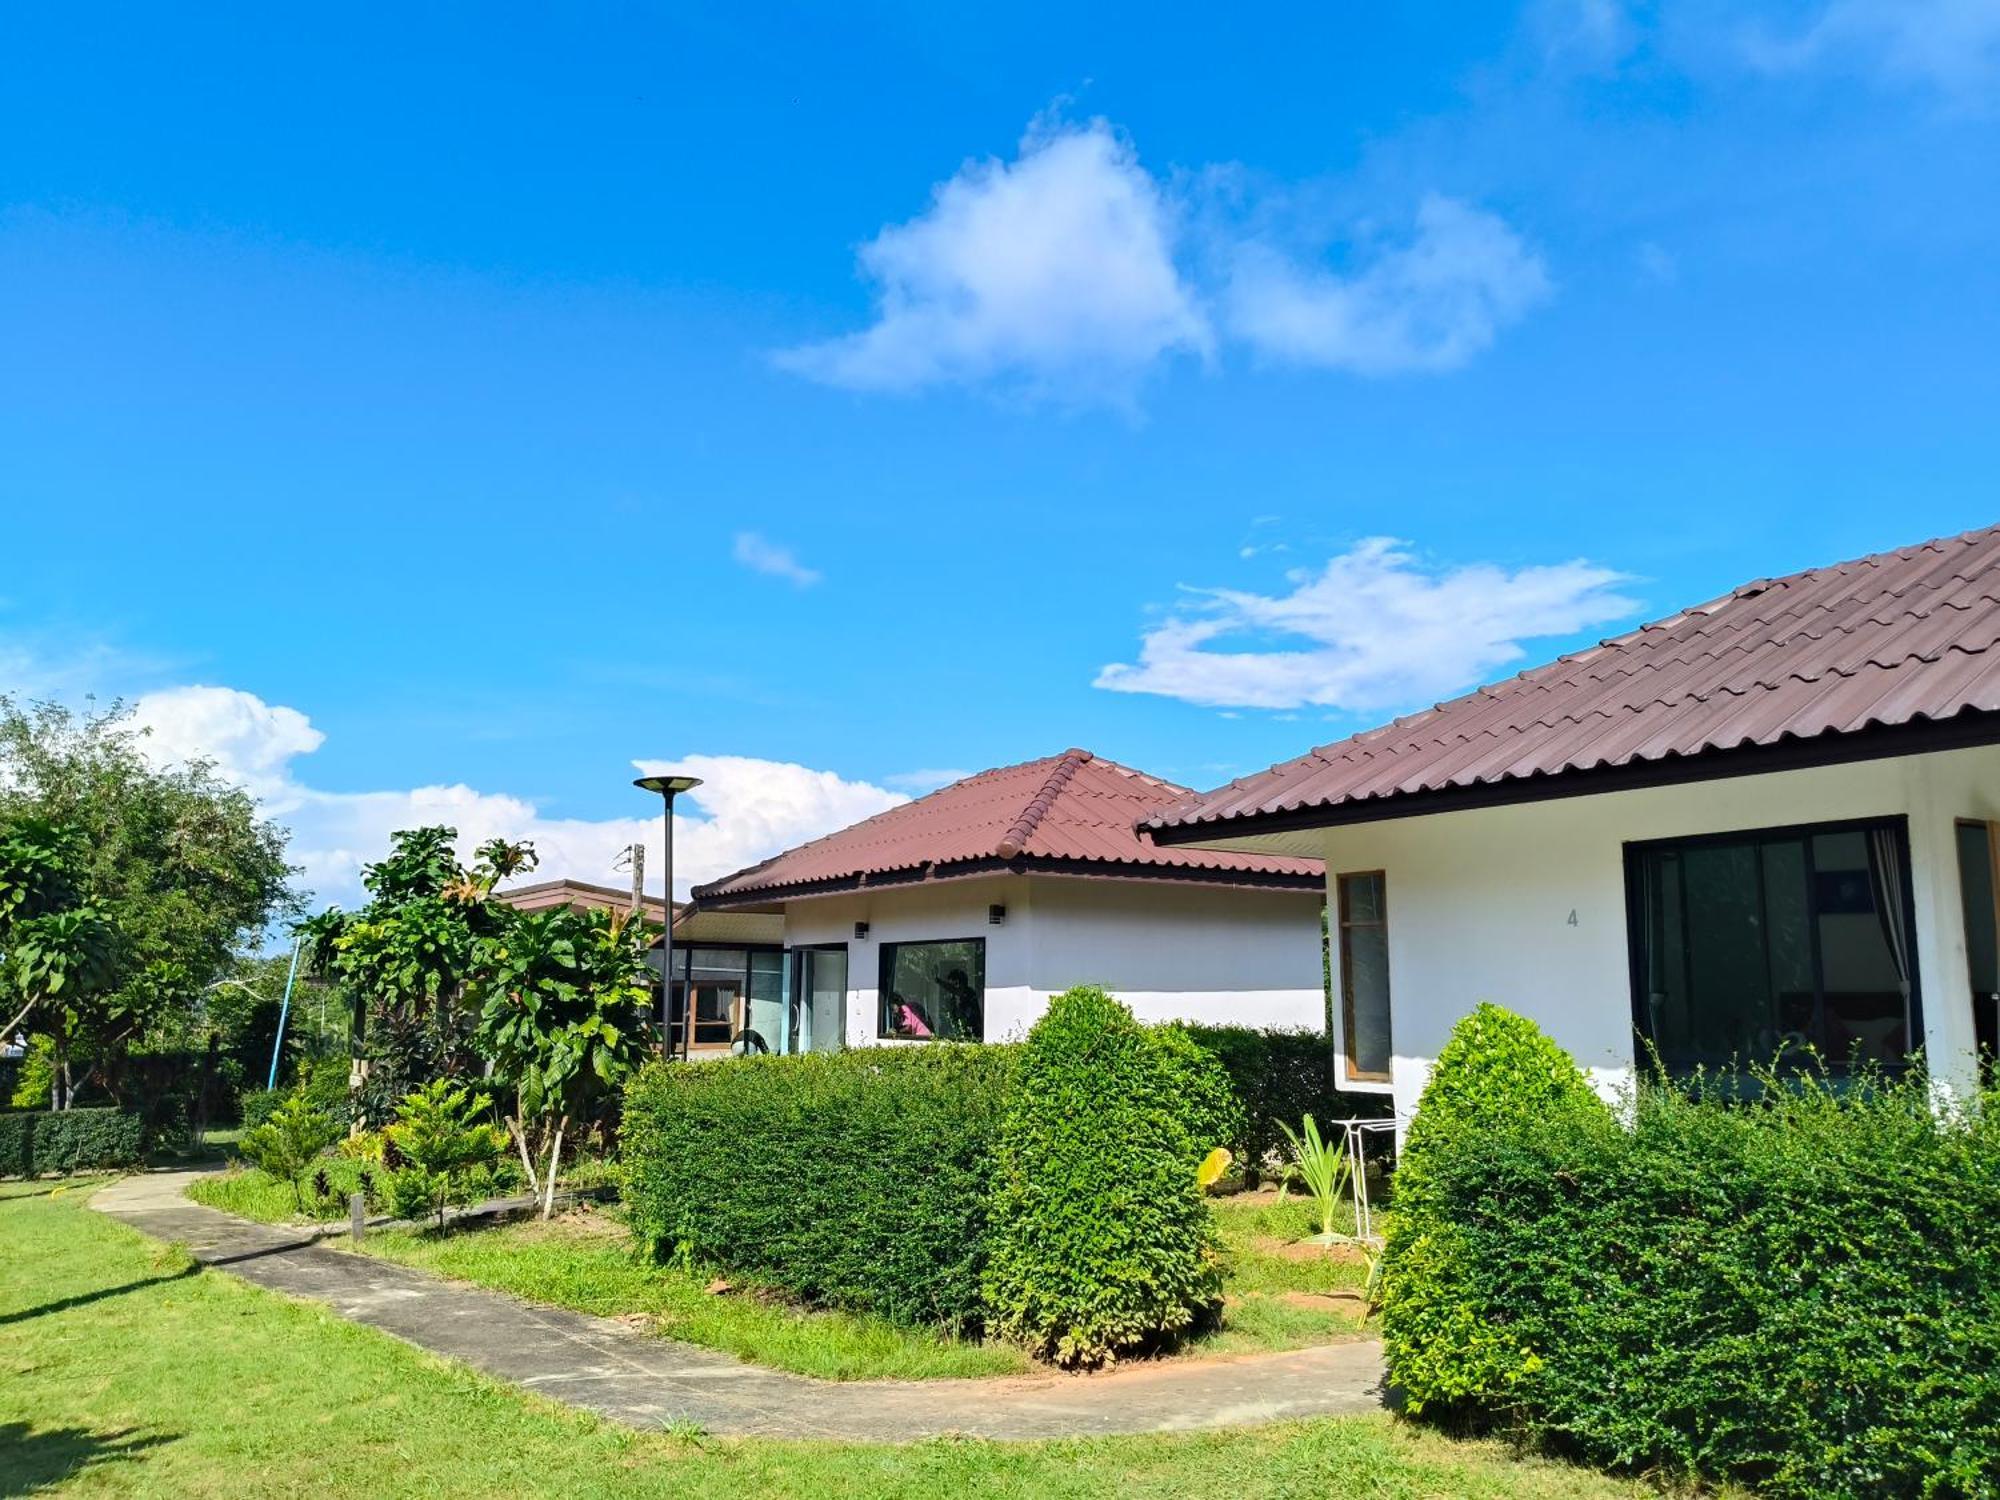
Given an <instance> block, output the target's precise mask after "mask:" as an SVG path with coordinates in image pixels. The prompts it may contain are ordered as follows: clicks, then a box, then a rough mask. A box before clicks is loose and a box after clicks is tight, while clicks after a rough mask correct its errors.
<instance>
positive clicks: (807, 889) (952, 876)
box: [694, 855, 1326, 911]
mask: <svg viewBox="0 0 2000 1500" xmlns="http://www.w3.org/2000/svg"><path fill="white" fill-rule="evenodd" d="M991 875H1063V876H1070V877H1072V878H1075V879H1087V880H1129V881H1139V882H1160V881H1164V882H1172V883H1177V884H1182V885H1226V886H1239V887H1242V886H1248V887H1253V888H1257V889H1262V890H1276V891H1316V890H1319V889H1321V888H1322V886H1323V885H1324V884H1325V879H1326V877H1325V876H1324V875H1323V874H1321V873H1319V872H1317V871H1303V870H1301V871H1292V870H1228V869H1223V870H1217V869H1201V868H1197V867H1190V866H1186V865H1166V864H1159V865H1155V864H1139V863H1136V862H1131V863H1128V862H1122V861H1118V860H1083V859H1049V858H1037V857H1035V856H1033V855H1019V856H1017V857H1015V858H1013V859H966V860H950V861H945V862H941V863H933V864H929V865H924V866H921V867H916V868H911V869H903V870H885V871H876V872H872V873H864V874H855V875H843V876H837V877H835V878H833V879H830V880H809V881H799V882H796V883H794V884H791V885H766V886H755V887H751V888H748V889H745V890H741V891H714V890H711V889H707V888H703V889H699V890H697V891H695V893H694V901H695V905H696V906H697V907H698V908H699V909H701V910H704V911H730V910H737V909H741V908H744V907H750V906H759V905H763V904H766V903H769V902H779V901H806V900H812V899H814V898H816V897H820V896H841V895H849V894H852V893H854V892H856V891H871V892H872V891H888V890H898V889H901V888H903V887H906V886H913V885H933V884H938V883H941V882H944V881H950V880H971V879H975V878H977V877H980V876H991Z"/></svg>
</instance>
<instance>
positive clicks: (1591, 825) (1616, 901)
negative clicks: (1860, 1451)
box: [1142, 527, 2000, 1117]
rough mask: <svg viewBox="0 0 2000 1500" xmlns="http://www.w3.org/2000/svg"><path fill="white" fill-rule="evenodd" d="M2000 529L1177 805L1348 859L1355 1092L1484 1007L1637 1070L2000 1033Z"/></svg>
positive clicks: (1282, 849)
mask: <svg viewBox="0 0 2000 1500" xmlns="http://www.w3.org/2000/svg"><path fill="white" fill-rule="evenodd" d="M1997 647H2000V527H1996V528H1991V529H1988V530H1983V531H1975V532H1969V533H1967V534H1965V535H1963V536H1957V537H1950V538H1945V539H1942V540H1938V541H1932V542H1926V543H1924V544H1922V545H1919V546H1913V547H1906V548H1903V549H1901V550H1899V551H1895V552H1886V553H1881V554H1878V555H1876V556H1872V557H1864V558H1860V559H1858V560H1856V561H1854V562H1848V563H1841V564H1839V565H1837V566H1833V567H1825V568H1814V569H1811V570H1809V571H1807V572H1803V573H1797V574H1794V575H1792V576H1790V577H1787V578H1777V579H1759V580H1757V581H1755V582H1752V583H1747V584H1745V585H1743V586H1742V587H1741V588H1738V589H1734V590H1732V591H1731V592H1729V593H1727V594H1725V595H1723V596H1722V597H1721V598H1719V599H1714V600H1711V601H1709V602H1708V603H1706V604H1701V605H1697V606H1695V607H1694V608H1691V609H1686V610H1682V611H1681V612H1679V613H1677V614H1674V615H1670V616H1668V617H1667V618H1665V619H1663V620H1657V621H1655V622H1653V623H1652V624H1649V625H1645V626H1643V627H1641V628H1640V629H1638V630H1635V631H1632V632H1631V633H1630V634H1627V635H1622V636H1618V637H1616V638H1614V639H1611V640H1607V641H1604V642H1603V643H1601V644H1600V645H1597V646H1595V647H1592V648H1591V649H1589V650H1587V651H1581V652H1578V653H1576V654H1575V655H1572V656H1565V657H1563V658H1561V659H1560V660H1558V661H1555V662H1552V663H1550V664H1549V665H1547V666H1543V667H1539V668H1536V669H1535V670H1533V671H1529V672H1523V673H1522V674H1520V675H1519V676H1518V677H1514V678H1511V679H1509V680H1507V681H1504V682H1499V683H1495V684H1493V685H1492V686H1489V687H1484V688H1481V689H1479V690H1478V691H1476V692H1473V693H1470V694H1467V695H1466V696H1465V697H1462V698H1458V699H1455V700H1453V701H1451V702H1448V703H1442V704H1439V705H1438V706H1437V707H1435V708H1432V709H1429V710H1426V711H1424V712H1422V713H1418V714H1413V715H1411V716H1409V717H1407V718H1402V719H1398V720H1396V721H1395V722H1394V723H1391V724H1386V725H1383V726H1382V727H1381V728H1379V729H1372V730H1369V731H1368V732H1367V733H1364V734H1358V735H1355V736H1353V737H1352V738H1351V739H1346V740H1341V741H1339V742H1338V743H1335V744H1330V745H1323V746H1321V747H1320V748H1318V749H1316V750H1313V751H1311V752H1309V753H1308V754H1305V755H1302V756H1300V757H1299V758H1298V759H1296V760H1292V761H1287V762H1285V763H1283V764H1281V765H1277V766H1273V767H1272V768H1271V769H1270V770H1268V771H1265V772H1262V773H1261V774H1258V775H1255V776H1250V777H1246V778H1244V779H1242V780H1239V781H1235V782H1232V783H1230V784H1229V785H1228V786H1225V787H1221V788H1218V789H1217V790H1215V791H1212V792H1209V793H1206V794H1204V795H1202V796H1200V797H1196V798H1193V799H1190V800H1189V801H1188V802H1186V803H1184V804H1181V805H1179V806H1177V807H1173V808H1164V809H1161V810H1159V811H1157V812H1153V813H1150V814H1148V815H1146V817H1145V818H1144V819H1143V820H1142V826H1143V828H1144V830H1145V831H1146V832H1147V833H1149V834H1150V835H1151V836H1152V838H1153V840H1154V843H1155V844H1156V845H1157V846H1159V847H1161V848H1162V849H1178V850H1189V851H1192V850H1196V849H1207V850H1212V851H1215V852H1218V853H1221V852H1235V853H1238V854H1241V855H1246V856H1247V855H1251V854H1260V855H1265V856H1269V857H1279V856H1285V855H1289V856H1292V857H1295V858H1313V859H1320V860H1323V861H1325V865H1326V871H1327V890H1328V898H1329V911H1330V916H1331V921H1330V927H1331V935H1332V943H1333V945H1334V955H1335V956H1334V964H1333V968H1334V973H1335V978H1336V991H1337V1003H1336V1004H1335V1007H1334V1015H1335V1027H1336V1035H1337V1044H1338V1051H1339V1054H1340V1061H1339V1068H1340V1072H1341V1081H1342V1084H1343V1086H1345V1087H1348V1088H1354V1089H1373V1090H1377V1091H1379V1092H1383V1093H1387V1094H1391V1095H1393V1096H1394V1099H1395V1104H1396V1108H1397V1112H1398V1114H1399V1115H1400V1116H1403V1117H1407V1116H1408V1114H1409V1113H1410V1112H1411V1111H1412V1110H1414V1108H1415V1106H1416V1103H1417V1099H1418V1096H1419V1094H1420V1093H1421V1091H1422V1089H1423V1086H1424V1082H1425V1080H1426V1079H1427V1077H1428V1076H1429V1071H1430V1067H1431V1062H1432V1059H1434V1058H1435V1057H1436V1056H1437V1054H1438V1050H1439V1048H1440V1047H1442V1045H1443V1044H1444V1041H1445V1039H1446V1036H1447V1035H1448V1034H1449V1032H1450V1030H1451V1028H1452V1026H1453V1024H1454V1023H1455V1022H1456V1021H1457V1020H1458V1019H1459V1018H1460V1017H1461V1016H1462V1015H1464V1014H1465V1013H1466V1012H1467V1011H1468V1010H1469V1009H1471V1008H1472V1007H1473V1006H1474V1005H1475V1004H1476V1003H1477V1002H1479V1001H1482V1000H1490V1001H1493V1002H1495V1003H1498V1004H1501V1005H1505V1006H1507V1007H1509V1008H1511V1009H1513V1010H1516V1011H1520V1012H1522V1013H1523V1014H1526V1015H1528V1016H1531V1017H1533V1018H1534V1019H1535V1020H1536V1021H1537V1022H1539V1023H1540V1024H1541V1025H1542V1026H1543V1027H1544V1028H1545V1029H1546V1030H1547V1031H1549V1032H1550V1033H1551V1034H1552V1035H1553V1036H1554V1037H1555V1038H1556V1040H1558V1041H1559V1042H1561V1043H1562V1044H1563V1045H1564V1046H1565V1047H1567V1048H1568V1049H1569V1050H1570V1051H1571V1052H1572V1053H1573V1054H1575V1055H1576V1056H1577V1057H1578V1059H1579V1060H1580V1061H1582V1062H1583V1063H1585V1064H1586V1065H1588V1066H1590V1067H1591V1068H1592V1069H1593V1071H1594V1072H1595V1074H1596V1075H1597V1077H1598V1078H1599V1080H1600V1081H1601V1082H1602V1083H1603V1084H1605V1085H1607V1086H1608V1085H1611V1084H1614V1083H1616V1082H1617V1081H1618V1080H1619V1079H1622V1078H1624V1077H1626V1076H1628V1075H1629V1074H1630V1073H1631V1072H1632V1070H1633V1069H1634V1068H1635V1067H1636V1066H1638V1064H1639V1060H1640V1059H1641V1058H1644V1057H1646V1056H1647V1055H1648V1053H1649V1052H1656V1053H1657V1055H1658V1057H1659V1059H1660V1061H1661V1062H1662V1063H1663V1064H1664V1066H1665V1067H1666V1068H1667V1069H1669V1070H1670V1071H1673V1072H1689V1071H1692V1070H1694V1069H1696V1068H1701V1067H1714V1066H1717V1065H1725V1064H1728V1063H1730V1062H1731V1061H1732V1060H1737V1059H1740V1060H1742V1061H1744V1062H1751V1063H1769V1062H1772V1061H1774V1060H1780V1059H1797V1058H1801V1057H1803V1056H1804V1055H1805V1054H1806V1052H1807V1050H1808V1049H1810V1050H1811V1051H1813V1052H1816V1053H1817V1054H1819V1056H1820V1057H1821V1058H1823V1059H1824V1060H1825V1061H1826V1062H1827V1063H1828V1064H1830V1065H1831V1066H1832V1067H1833V1068H1834V1069H1835V1070H1843V1069H1846V1068H1849V1067H1850V1066H1853V1065H1855V1064H1867V1065H1880V1066H1883V1067H1887V1068H1900V1067H1903V1066H1905V1065H1906V1061H1907V1060H1908V1059H1910V1058H1911V1057H1912V1055H1913V1054H1921V1056H1922V1059H1923V1064H1924V1066H1926V1067H1927V1068H1928V1069H1929V1071H1930V1074H1931V1076H1932V1078H1933V1079H1934V1080H1935V1081H1936V1082H1937V1083H1938V1084H1940V1085H1942V1086H1943V1087H1944V1088H1946V1089H1949V1090H1953V1091H1957V1092H1961V1093H1962V1092H1964V1091H1967V1090H1970V1089H1972V1088H1974V1087H1976V1085H1977V1081H1978V1078H1979V1074H1980V1068H1981V1054H1982V1053H1984V1054H1985V1056H1986V1058H1987V1059H1988V1060H1989V1063H1990V1059H1991V1056H1992V1053H1993V1050H1994V1047H1995V1045H1996V1042H1997V1041H2000V940H1996V929H2000V923H1996V917H1995V900H1996V892H2000V879H1996V871H2000V837H1996V827H2000V649H1996V648H1997Z"/></svg>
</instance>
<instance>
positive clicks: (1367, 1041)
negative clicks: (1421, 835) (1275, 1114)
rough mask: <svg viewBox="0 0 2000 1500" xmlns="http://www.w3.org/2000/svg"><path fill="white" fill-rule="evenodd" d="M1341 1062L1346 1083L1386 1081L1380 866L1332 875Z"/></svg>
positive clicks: (1385, 905)
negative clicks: (1337, 967) (1337, 961)
mask: <svg viewBox="0 0 2000 1500" xmlns="http://www.w3.org/2000/svg"><path fill="white" fill-rule="evenodd" d="M1334 887H1335V892H1336V897H1337V899H1336V902H1335V915H1336V918H1337V921H1336V926H1337V928H1338V932H1337V934H1336V935H1337V937H1338V939H1339V944H1340V1023H1341V1024H1340V1034H1341V1041H1342V1044H1343V1047H1342V1053H1343V1055H1342V1058H1341V1064H1342V1067H1343V1069H1344V1071H1345V1073H1346V1078H1345V1080H1344V1081H1345V1082H1348V1083H1387V1082H1389V1060H1390V1047H1389V902H1388V883H1387V880H1386V877H1385V876H1384V875H1383V872H1382V871H1380V870H1364V871H1359V872H1357V873H1354V874H1351V875H1340V876H1337V877H1335V880H1334Z"/></svg>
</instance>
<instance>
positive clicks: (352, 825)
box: [134, 687, 907, 907]
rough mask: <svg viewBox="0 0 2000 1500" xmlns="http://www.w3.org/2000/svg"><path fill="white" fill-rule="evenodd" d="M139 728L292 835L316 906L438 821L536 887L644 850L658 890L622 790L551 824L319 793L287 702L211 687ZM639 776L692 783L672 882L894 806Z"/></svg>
mask: <svg viewBox="0 0 2000 1500" xmlns="http://www.w3.org/2000/svg"><path fill="white" fill-rule="evenodd" d="M134 717H135V720H136V722H137V723H139V724H141V725H143V726H145V727H147V728H148V729H149V730H150V731H151V733H150V735H149V736H148V740H147V744H148V747H149V750H148V753H149V754H151V755H153V756H155V757H156V758H157V759H158V760H160V761H162V762H173V761H181V760H187V759H190V758H194V757H201V758H205V759H209V760H212V761H214V762H215V765H216V769H217V772H218V774H220V775H222V776H225V777H227V778H228V779H229V780H231V781H233V782H235V783H236V784H237V785H239V786H242V787H243V788H244V789H245V790H246V791H248V792H249V793H250V794H251V795H252V796H254V797H255V798H256V799H257V800H258V803H259V804H260V806H261V808H262V810H263V811H264V813H265V815H266V816H268V817H271V818H273V819H275V820H276V821H277V822H279V823H281V824H283V825H285V826H286V827H288V828H290V829H291V830H292V844H291V858H292V860H293V861H294V862H295V863H298V864H301V865H303V866H304V867H305V877H304V878H305V884H306V885H307V886H308V887H309V888H310V889H311V890H312V891H313V893H314V897H315V900H316V901H318V902H321V903H326V902H339V903H341V904H343V905H346V906H349V907H352V906H354V905H356V904H357V903H358V902H359V900H360V899H361V894H362V893H361V867H362V865H364V864H367V863H369V862H371V861H373V860H376V859H379V858H381V857H382V855H383V854H384V853H386V852H387V850H388V846H389V835H390V834H391V833H393V832H395V831H396V830H398V829H403V828H414V827H417V826H420V825H422V824H427V823H445V824H449V825H451V826H452V827H455V828H456V829H458V848H459V851H460V853H461V855H469V854H470V853H471V852H472V850H473V849H474V848H475V847H476V846H477V845H479V844H481V843H483V842H485V841H486V840H487V839H491V838H499V837H505V838H510V839H528V840H530V841H532V842H533V843H534V845H535V850H536V852H537V853H538V854H539V855H540V856H541V867H540V868H539V869H538V870H537V871H536V872H535V876H534V878H536V879H556V878H558V877H561V876H569V877H572V878H574V879H578V880H588V881H592V882H594V883H597V884H600V885H621V884H623V880H622V878H621V877H620V876H619V875H618V874H617V873H616V871H615V868H614V866H615V863H616V861H617V858H618V855H619V853H620V852H621V851H622V850H623V849H624V848H625V847H626V846H627V845H628V844H633V843H644V844H646V845H648V847H649V851H650V854H651V858H650V859H649V860H648V861H647V868H648V871H649V873H650V875H651V877H652V878H651V881H650V884H651V886H652V888H653V889H654V890H655V891H657V890H658V889H659V888H660V875H661V870H660V843H659V839H660V820H659V805H658V803H657V802H654V803H653V804H652V806H651V808H650V809H648V808H647V805H646V799H645V798H644V797H643V796H642V795H641V794H640V793H638V792H632V793H630V798H631V801H632V804H633V809H634V814H633V816H631V817H617V818H597V819H593V818H558V817H550V816H548V815H546V814H544V813H543V812H542V811H541V810H540V809H539V808H538V807H537V806H536V805H535V803H534V802H532V801H530V800H528V799H527V798H523V797H517V796H512V795H509V794H507V793H503V792H483V791H479V790H476V789H475V788H473V787H469V786H466V785H464V784H463V783H454V784H452V785H447V786H420V787H411V788H407V789H398V790H388V791H372V792H331V791H325V790H322V789H320V788H317V787H314V786H312V785H311V784H310V783H308V782H307V781H305V780H303V779H302V778H301V777H300V776H299V774H298V772H297V770H296V768H295V766H294V762H295V761H296V760H297V759H298V758H299V757H301V756H305V755H309V754H311V753H312V752H313V751H314V750H317V749H318V748H319V747H320V745H321V744H322V743H323V742H324V740H325V736H324V735H323V734H322V733H321V732H320V731H319V730H318V729H316V728H314V727H313V725H312V723H311V721H310V720H308V719H307V718H306V716H305V715H304V714H302V713H300V712H299V711H298V710H296V709H293V708H287V707H284V706H282V705H274V704H269V703H266V702H265V701H264V700H263V699H261V698H258V697H257V696H255V695H254V694H251V693H246V692H242V691H239V690H237V689H234V688H225V687H179V688H170V689H167V690H165V691H162V692H156V693H148V694H146V695H144V696H143V697H141V698H140V699H138V701H137V703H136V704H135V706H134ZM632 764H633V766H634V767H635V769H637V770H639V771H640V772H641V773H642V774H645V775H658V774H660V773H662V772H664V771H666V770H669V769H671V770H674V771H680V772H685V773H686V774H688V775H691V776H699V777H701V778H702V780H703V783H704V784H703V785H702V786H700V787H699V788H697V789H696V790H695V791H693V792H690V793H688V794H687V795H686V796H685V797H683V798H681V799H680V800H678V801H677V802H676V803H675V818H674V877H675V879H674V885H675V891H676V894H678V895H681V896H685V895H686V894H687V890H688V888H689V886H691V885H698V884H700V883H702V882H703V881H708V880H714V879H716V878H718V877H719V876H722V875H727V874H729V873H730V872H731V871H734V870H737V869H741V868H742V867H743V866H744V865H748V864H754V863H756V862H757V861H758V860H760V859H765V858H768V857H769V856H771V855H773V854H776V853H777V852H778V851H779V850H781V849H784V848H788V847H790V846H791V845H793V844H796V843H801V842H803V841H804V840H806V839H810V838H817V837H818V836H820V835H821V834H824V833H831V832H832V831H833V830H835V829H836V828H842V827H845V826H846V825H847V824H849V823H852V822H855V821H857V820H858V819H860V818H864V817H868V816H871V815H872V814H874V813H878V812H881V811H883V810H884V809H885V808H889V807H894V806H896V805H897V804H898V803H901V802H903V801H906V800H907V798H905V797H904V796H903V795H902V794H900V793H898V792H893V791H889V790H888V789H886V788H884V787H879V786H874V785H872V784H870V783H868V782H865V781H849V780H846V779H844V778H842V777H840V776H838V775H835V774H834V773H833V772H831V771H817V770H813V769H811V768H810V767H807V766H801V765H795V764H792V763H790V762H786V761H771V760H758V759H755V758H753V757H750V756H741V755H690V756H685V757H682V758H681V759H679V760H676V761H672V762H667V761H651V760H635V761H634V762H633V763H632Z"/></svg>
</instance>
